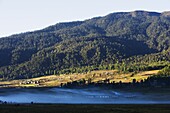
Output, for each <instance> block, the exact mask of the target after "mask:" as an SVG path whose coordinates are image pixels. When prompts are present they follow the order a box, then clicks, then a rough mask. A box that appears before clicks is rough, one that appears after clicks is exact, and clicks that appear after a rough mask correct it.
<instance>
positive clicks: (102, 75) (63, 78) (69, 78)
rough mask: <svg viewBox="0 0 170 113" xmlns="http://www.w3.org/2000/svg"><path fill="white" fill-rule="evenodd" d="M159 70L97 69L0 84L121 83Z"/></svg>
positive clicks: (23, 85) (13, 85)
mask: <svg viewBox="0 0 170 113" xmlns="http://www.w3.org/2000/svg"><path fill="white" fill-rule="evenodd" d="M158 71H159V70H151V71H144V72H139V73H135V74H134V73H127V74H124V73H122V74H120V73H118V71H116V70H99V71H92V72H89V73H79V74H78V73H74V74H68V75H64V74H63V75H60V76H57V75H50V76H43V77H38V78H32V79H24V80H12V81H1V82H0V86H1V85H3V86H4V87H50V86H51V87H53V86H60V84H61V83H64V84H65V83H68V82H73V81H78V80H81V79H85V80H88V79H89V78H90V79H91V80H92V82H99V81H102V80H105V79H110V82H113V81H114V82H115V83H118V82H120V81H122V82H123V83H129V82H132V80H133V79H136V80H137V81H139V82H140V81H141V80H145V79H147V78H148V77H149V76H152V75H154V74H156V73H158ZM23 81H44V82H41V83H39V84H20V83H22V82H23Z"/></svg>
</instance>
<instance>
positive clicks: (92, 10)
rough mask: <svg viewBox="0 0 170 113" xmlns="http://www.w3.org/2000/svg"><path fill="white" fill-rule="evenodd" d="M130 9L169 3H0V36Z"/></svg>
mask: <svg viewBox="0 0 170 113" xmlns="http://www.w3.org/2000/svg"><path fill="white" fill-rule="evenodd" d="M134 10H146V11H155V12H163V11H170V0H0V37H5V36H9V35H12V34H17V33H23V32H27V31H34V30H39V29H42V28H45V27H48V26H50V25H54V24H56V23H59V22H70V21H77V20H85V19H90V18H92V17H97V16H105V15H107V14H109V13H113V12H129V11H134Z"/></svg>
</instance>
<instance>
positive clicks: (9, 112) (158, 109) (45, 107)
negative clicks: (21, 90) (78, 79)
mask: <svg viewBox="0 0 170 113" xmlns="http://www.w3.org/2000/svg"><path fill="white" fill-rule="evenodd" d="M0 113H170V105H132V104H130V105H128V104H126V105H101V104H100V105H84V104H82V105H80V104H79V105H62V104H61V105H60V104H33V105H26V104H25V105H24V104H23V105H0Z"/></svg>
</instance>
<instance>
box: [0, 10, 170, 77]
mask: <svg viewBox="0 0 170 113" xmlns="http://www.w3.org/2000/svg"><path fill="white" fill-rule="evenodd" d="M169 51H170V15H169V13H168V12H164V13H156V12H146V11H134V12H121V13H112V14H109V15H107V16H104V17H96V18H92V19H89V20H85V21H77V22H68V23H58V24H56V25H53V26H50V27H47V28H45V29H42V30H39V31H34V32H27V33H22V34H17V35H12V36H9V37H4V38H0V78H3V79H21V78H31V77H37V76H43V75H50V74H60V73H61V72H62V73H64V72H65V71H62V70H67V71H66V72H76V71H75V70H76V69H80V68H84V67H88V68H84V69H86V71H88V69H89V68H92V67H93V68H92V69H95V68H99V67H103V68H104V67H105V68H106V67H107V66H108V67H109V66H112V68H116V69H117V68H118V69H119V70H122V71H139V70H142V69H143V70H148V69H149V68H148V67H149V66H150V65H152V66H150V67H152V68H161V69H162V68H164V67H166V66H167V65H168V63H169V62H170V52H169ZM127 64H128V65H129V67H128V65H127ZM130 66H131V68H132V69H131V68H130ZM135 66H136V67H139V68H140V69H139V68H134V67H135ZM154 66H155V67H154ZM68 70H69V71H68ZM89 70H90V69H89Z"/></svg>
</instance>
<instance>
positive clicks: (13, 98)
mask: <svg viewBox="0 0 170 113" xmlns="http://www.w3.org/2000/svg"><path fill="white" fill-rule="evenodd" d="M0 100H2V101H7V102H16V103H30V102H35V103H68V104H83V103H84V104H86V103H88V104H161V103H169V104H170V93H162V92H160V91H158V92H154V93H151V92H131V91H125V90H114V89H104V88H103V89H101V88H82V89H67V88H33V89H30V88H29V89H16V88H11V89H0Z"/></svg>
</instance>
